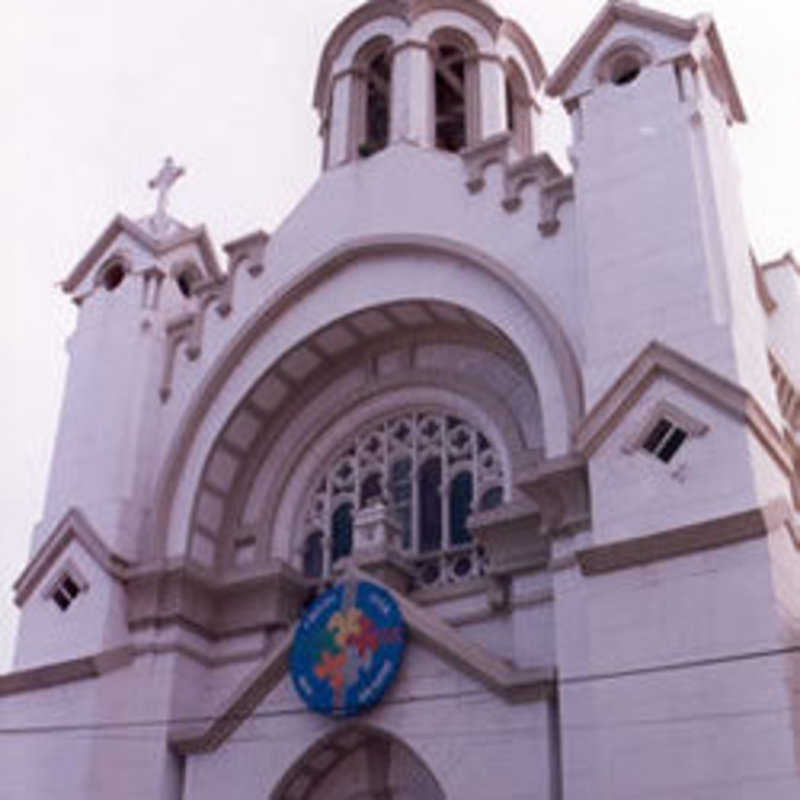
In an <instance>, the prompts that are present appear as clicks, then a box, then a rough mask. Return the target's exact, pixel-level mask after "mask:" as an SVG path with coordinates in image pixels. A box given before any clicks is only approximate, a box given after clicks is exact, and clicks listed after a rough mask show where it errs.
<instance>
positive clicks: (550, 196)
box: [460, 131, 575, 236]
mask: <svg viewBox="0 0 800 800" xmlns="http://www.w3.org/2000/svg"><path fill="white" fill-rule="evenodd" d="M512 148H513V137H512V135H511V133H509V132H505V131H504V132H503V133H496V134H494V136H490V137H489V138H487V139H484V140H483V141H481V142H478V143H477V144H475V145H473V146H471V147H467V148H464V149H463V150H461V152H460V155H461V159H462V161H463V162H464V166H465V167H466V169H467V181H466V186H467V189H468V190H469V191H470V192H471V193H472V194H475V193H476V192H479V191H481V190H482V189H483V188H484V187H485V186H486V181H485V179H484V173H485V172H486V169H487V167H489V166H490V165H492V164H500V166H501V168H502V170H503V199H502V201H501V203H502V206H503V208H504V209H505V210H506V211H516V210H517V209H518V208H519V207H520V206H521V205H522V189H523V188H524V187H525V186H527V185H528V184H535V185H537V186H539V187H540V191H539V231H540V233H541V234H542V235H543V236H552V235H553V234H554V233H555V232H556V231H557V230H558V228H559V222H558V209H559V208H560V207H561V205H562V204H563V203H565V202H567V201H570V200H574V199H575V191H574V186H573V180H572V176H570V175H564V174H563V173H562V172H561V169H560V168H559V167H558V165H557V164H556V163H555V161H553V159H552V157H551V156H550V155H549V154H548V153H537V154H536V155H529V156H526V157H525V158H522V159H520V160H518V161H516V162H514V163H510V159H511V153H512Z"/></svg>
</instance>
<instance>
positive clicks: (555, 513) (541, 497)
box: [514, 454, 591, 535]
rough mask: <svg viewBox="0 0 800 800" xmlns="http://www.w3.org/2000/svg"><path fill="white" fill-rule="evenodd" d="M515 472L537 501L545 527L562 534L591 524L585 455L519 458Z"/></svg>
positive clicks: (518, 481)
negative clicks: (536, 458) (542, 458)
mask: <svg viewBox="0 0 800 800" xmlns="http://www.w3.org/2000/svg"><path fill="white" fill-rule="evenodd" d="M514 475H515V481H516V485H517V486H518V487H519V488H520V489H521V490H522V491H523V492H525V493H526V494H527V495H528V496H529V497H531V498H532V499H533V500H534V502H535V503H536V506H537V509H538V514H539V516H540V518H541V526H542V529H543V530H544V531H546V532H547V533H550V534H552V535H559V533H560V532H562V531H567V530H568V531H569V532H574V530H575V529H576V528H577V527H585V526H586V525H588V522H589V519H590V516H591V514H590V509H589V478H588V475H587V468H586V461H585V459H584V458H583V456H581V455H579V454H572V455H569V456H562V457H560V458H553V459H548V460H547V461H542V460H541V459H539V460H535V459H530V460H529V462H528V463H525V462H519V463H516V464H515V465H514Z"/></svg>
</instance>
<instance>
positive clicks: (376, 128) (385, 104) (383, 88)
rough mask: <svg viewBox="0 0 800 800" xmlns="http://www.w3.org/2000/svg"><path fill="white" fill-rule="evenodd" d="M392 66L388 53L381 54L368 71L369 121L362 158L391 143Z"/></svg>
mask: <svg viewBox="0 0 800 800" xmlns="http://www.w3.org/2000/svg"><path fill="white" fill-rule="evenodd" d="M391 81H392V66H391V63H390V61H389V55H388V53H387V52H385V51H384V52H382V53H379V54H378V55H377V56H375V58H373V59H372V61H371V62H370V64H369V67H368V71H367V119H366V126H365V137H364V139H365V140H364V142H362V144H361V145H360V147H359V152H360V154H361V155H362V156H366V155H371V154H372V153H374V152H377V151H378V150H382V149H383V148H384V147H386V145H387V144H388V143H389V103H390V101H391V92H390V88H391Z"/></svg>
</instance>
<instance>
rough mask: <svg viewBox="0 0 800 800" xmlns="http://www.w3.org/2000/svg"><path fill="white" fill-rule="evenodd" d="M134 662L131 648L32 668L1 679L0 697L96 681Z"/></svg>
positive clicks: (128, 646)
mask: <svg viewBox="0 0 800 800" xmlns="http://www.w3.org/2000/svg"><path fill="white" fill-rule="evenodd" d="M134 658H135V650H134V648H133V647H132V646H130V645H126V646H125V647H118V648H115V649H113V650H105V651H103V652H101V653H95V654H93V655H90V656H85V657H83V658H74V659H70V660H69V661H59V662H58V663H57V664H48V665H47V666H45V667H34V668H33V669H23V670H19V671H17V672H11V673H9V674H8V675H0V697H4V696H6V695H11V694H20V693H22V692H32V691H35V690H37V689H47V688H49V687H51V686H60V685H61V684H63V683H72V682H73V681H80V680H86V679H87V678H98V677H100V676H101V675H104V674H105V673H107V672H113V671H114V670H117V669H121V668H122V667H126V666H128V664H130V663H131V662H132V661H133V659H134Z"/></svg>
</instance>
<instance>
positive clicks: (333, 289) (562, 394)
mask: <svg viewBox="0 0 800 800" xmlns="http://www.w3.org/2000/svg"><path fill="white" fill-rule="evenodd" d="M454 293H457V294H458V295H460V296H459V297H458V298H456V302H457V304H458V305H459V306H461V307H462V308H464V309H465V310H466V311H467V312H468V313H472V314H474V315H477V316H476V319H480V320H482V321H483V324H484V325H488V326H490V327H491V326H494V327H495V328H496V329H498V330H499V329H501V328H502V329H503V332H504V336H505V338H506V339H507V340H508V341H509V342H510V343H511V345H513V347H514V348H515V349H516V351H517V352H518V354H519V357H520V358H521V359H522V361H523V362H524V363H525V365H526V367H527V369H528V370H529V371H530V373H531V374H532V375H533V376H535V379H536V385H537V387H538V390H539V393H540V399H541V412H542V427H543V442H542V450H543V453H544V454H545V455H552V456H555V455H562V454H564V453H566V452H568V451H569V450H570V447H571V444H570V434H571V429H572V427H573V426H574V424H575V423H576V422H577V420H578V419H579V418H580V416H581V413H582V405H583V399H582V390H581V384H580V377H579V372H578V368H577V362H576V360H575V358H574V355H573V353H572V350H571V348H570V346H569V343H568V341H567V339H566V337H565V335H564V333H563V331H562V330H561V327H560V326H559V325H558V323H557V321H556V320H555V318H554V317H553V316H552V314H550V312H549V310H548V309H547V308H546V306H545V305H544V304H543V303H542V301H541V299H540V298H539V297H538V295H536V293H535V292H533V291H532V290H531V289H530V287H529V286H528V285H527V284H526V283H525V282H523V281H521V280H520V279H519V278H518V277H516V276H515V275H514V273H513V272H512V271H511V270H509V269H508V268H507V267H505V266H504V265H503V264H501V263H498V262H496V261H494V260H493V259H491V258H490V257H488V256H486V255H485V254H482V253H479V252H476V251H474V250H472V249H470V248H466V247H464V246H463V245H459V244H456V243H453V242H450V241H446V240H441V239H435V238H430V237H419V236H397V237H380V238H375V239H363V240H361V241H358V242H353V243H350V244H349V245H346V246H343V247H341V248H337V249H336V250H334V251H332V252H330V253H328V254H326V255H325V256H323V257H322V258H321V259H319V260H317V261H315V262H314V263H312V264H311V265H309V267H308V268H307V269H306V270H305V271H304V272H302V273H301V274H300V275H299V276H298V277H297V279H295V280H294V281H293V282H291V283H290V284H289V285H288V286H285V287H283V288H282V289H280V290H278V291H277V292H276V293H275V294H274V295H273V296H271V297H270V298H267V299H266V301H265V303H264V304H263V305H262V308H261V310H260V311H259V312H257V313H256V314H254V315H253V316H252V317H251V318H250V319H249V321H248V322H246V323H245V324H244V325H243V326H242V328H241V329H240V331H239V333H238V334H237V335H236V336H235V337H234V338H233V340H232V341H231V342H230V344H229V346H228V347H227V348H226V350H225V351H224V352H223V354H222V355H221V356H220V357H219V358H218V360H217V362H216V363H215V364H214V365H212V367H211V368H210V369H209V370H208V374H207V376H206V378H205V380H204V383H203V384H202V385H201V387H200V389H199V390H198V391H197V392H196V394H195V396H194V399H193V402H192V404H191V406H190V407H189V408H188V409H187V411H186V412H185V414H184V417H183V422H182V423H181V427H180V429H179V430H178V432H177V434H176V436H175V438H174V440H173V442H172V444H171V446H170V450H169V452H168V455H167V458H166V459H165V462H164V466H163V469H162V472H161V474H160V476H159V480H158V484H157V491H156V495H155V500H156V502H155V507H154V534H153V550H154V551H155V552H154V554H155V555H157V556H164V555H171V556H182V555H184V554H185V553H186V552H187V547H188V535H189V520H190V519H191V518H192V516H193V512H192V509H193V507H194V504H195V503H196V501H197V492H198V488H199V486H200V484H201V481H202V479H203V471H204V469H205V465H206V463H207V459H208V457H209V455H210V454H211V452H212V450H213V447H214V443H215V441H216V440H217V438H218V437H219V435H220V433H221V432H222V431H223V430H224V429H225V426H226V425H227V424H228V423H230V422H231V421H232V420H233V419H234V415H235V413H236V411H237V408H238V407H239V405H240V403H241V401H242V399H243V398H244V397H246V395H247V393H248V392H249V391H250V390H251V389H253V387H254V386H255V385H256V384H257V383H258V381H260V380H261V379H262V378H263V376H264V374H265V370H267V369H269V368H270V366H272V365H274V364H276V363H277V362H278V360H279V359H280V358H282V357H283V356H285V355H287V354H291V352H292V351H293V350H294V348H295V347H296V346H297V345H298V344H299V343H301V342H302V341H303V340H304V339H305V338H306V337H307V336H309V335H310V334H312V333H313V332H314V331H315V330H318V329H321V328H324V327H325V326H326V325H327V324H330V323H332V322H334V321H335V320H337V319H339V318H341V317H342V316H346V314H347V313H352V312H355V311H363V310H365V309H368V308H370V307H372V306H374V305H376V304H378V305H380V304H381V303H386V302H389V303H391V302H404V301H409V300H413V299H414V298H415V297H416V298H418V299H419V300H422V301H425V302H445V303H452V302H453V301H454V297H453V295H454ZM343 298H352V299H351V300H349V301H347V302H344V303H343ZM348 306H349V308H348ZM267 331H269V336H265V333H266V332H267ZM234 422H236V420H234ZM242 424H243V427H246V425H245V424H244V423H242Z"/></svg>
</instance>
